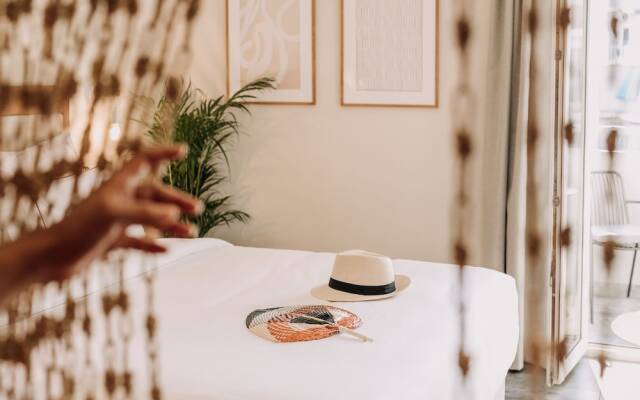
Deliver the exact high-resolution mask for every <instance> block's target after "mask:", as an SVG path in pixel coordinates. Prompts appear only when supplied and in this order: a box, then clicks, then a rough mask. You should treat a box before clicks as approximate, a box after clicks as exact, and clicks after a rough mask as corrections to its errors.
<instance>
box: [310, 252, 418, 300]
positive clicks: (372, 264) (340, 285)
mask: <svg viewBox="0 0 640 400" xmlns="http://www.w3.org/2000/svg"><path fill="white" fill-rule="evenodd" d="M410 283H411V279H409V277H407V276H404V275H395V274H394V272H393V262H392V261H391V259H390V258H389V257H385V256H382V255H380V254H375V253H370V252H368V251H363V250H349V251H345V252H342V253H339V254H337V255H336V260H335V262H334V264H333V271H332V272H331V278H330V279H329V284H327V285H322V286H318V287H315V288H313V289H312V290H311V295H312V296H313V297H316V298H318V299H321V300H328V301H367V300H380V299H386V298H388V297H392V296H395V295H396V294H397V293H398V292H401V291H403V290H404V289H406V288H407V287H408V286H409V284H410Z"/></svg>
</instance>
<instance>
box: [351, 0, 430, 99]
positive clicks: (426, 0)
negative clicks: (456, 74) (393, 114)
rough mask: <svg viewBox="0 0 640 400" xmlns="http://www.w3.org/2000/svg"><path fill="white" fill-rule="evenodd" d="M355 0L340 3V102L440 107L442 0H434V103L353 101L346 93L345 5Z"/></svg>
mask: <svg viewBox="0 0 640 400" xmlns="http://www.w3.org/2000/svg"><path fill="white" fill-rule="evenodd" d="M351 1H354V0H341V4H340V64H341V65H340V104H341V105H342V106H344V107H402V108H407V107H408V108H412V107H415V108H438V107H439V104H440V0H424V2H425V3H426V2H428V1H432V2H433V7H434V19H435V21H434V30H435V32H434V43H433V44H434V46H433V47H434V48H433V51H434V65H433V102H432V103H425V104H419V103H411V102H404V101H396V102H388V103H386V102H382V101H351V100H348V99H347V98H346V97H347V96H346V95H345V90H346V89H347V87H348V86H347V85H346V84H345V81H346V78H345V69H346V66H345V59H346V57H345V24H346V20H345V6H346V3H347V2H351Z"/></svg>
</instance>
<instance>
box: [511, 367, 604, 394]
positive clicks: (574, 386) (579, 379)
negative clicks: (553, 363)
mask: <svg viewBox="0 0 640 400" xmlns="http://www.w3.org/2000/svg"><path fill="white" fill-rule="evenodd" d="M540 378H542V379H544V378H543V376H540V375H539V374H538V377H536V376H535V372H534V370H533V367H531V366H529V365H527V366H526V367H525V369H524V371H522V372H510V373H509V375H507V387H506V388H507V390H506V400H540V399H544V400H601V399H600V390H599V389H598V384H597V382H596V379H595V377H594V375H593V372H592V371H591V367H590V366H589V361H588V360H587V359H584V360H582V361H580V363H579V364H578V365H577V366H576V368H575V369H574V370H573V372H572V373H571V375H569V376H568V377H567V380H566V381H565V382H564V384H562V385H561V386H553V387H547V386H546V385H545V384H544V381H540ZM534 379H535V380H537V382H535V385H532V384H533V383H534ZM532 386H533V387H532Z"/></svg>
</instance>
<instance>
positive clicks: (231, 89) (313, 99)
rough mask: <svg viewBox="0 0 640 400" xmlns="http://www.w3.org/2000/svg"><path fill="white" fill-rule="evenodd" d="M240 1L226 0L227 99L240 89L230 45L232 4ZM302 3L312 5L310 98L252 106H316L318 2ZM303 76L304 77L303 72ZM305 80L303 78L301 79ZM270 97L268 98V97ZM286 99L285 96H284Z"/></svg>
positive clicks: (269, 101) (271, 100) (252, 102)
mask: <svg viewBox="0 0 640 400" xmlns="http://www.w3.org/2000/svg"><path fill="white" fill-rule="evenodd" d="M236 1H239V0H226V1H225V23H226V41H225V43H226V57H227V88H226V89H227V97H228V96H230V95H231V94H232V93H234V92H235V91H236V90H237V89H239V87H238V86H237V85H234V84H233V81H234V79H233V77H232V75H233V73H234V65H233V64H234V63H233V61H232V58H233V57H232V56H233V54H232V48H231V47H232V45H231V44H230V42H231V41H232V32H231V30H232V26H233V24H232V23H231V22H232V21H231V16H230V14H231V11H232V8H231V4H230V3H231V2H236ZM299 1H300V2H306V1H308V2H309V5H310V7H309V8H310V10H309V11H310V13H309V18H308V20H309V22H310V25H309V28H310V34H309V43H308V45H309V48H308V52H309V59H308V63H309V66H308V67H309V70H308V71H307V73H308V83H309V85H310V86H309V93H308V94H307V95H308V96H305V97H306V98H305V99H296V100H287V99H286V98H280V99H277V100H276V99H273V98H271V99H268V100H261V99H257V100H254V101H251V104H261V105H315V104H316V96H317V94H316V90H317V89H316V0H299ZM300 23H301V25H302V24H303V23H304V22H303V21H302V20H301V21H300ZM301 76H302V72H301ZM255 78H259V76H256V77H254V79H255ZM301 79H303V78H301ZM245 83H246V82H245ZM272 92H278V89H276V90H274V91H272ZM261 97H262V98H264V97H265V95H264V94H262V95H261ZM267 97H268V96H267ZM282 97H284V96H282Z"/></svg>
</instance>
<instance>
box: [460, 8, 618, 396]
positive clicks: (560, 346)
mask: <svg viewBox="0 0 640 400" xmlns="http://www.w3.org/2000/svg"><path fill="white" fill-rule="evenodd" d="M473 3H474V2H473V1H471V0H457V2H456V17H455V21H454V24H455V31H454V32H455V36H454V37H455V39H456V47H457V50H458V51H457V53H458V65H459V67H458V78H457V80H458V83H457V85H456V87H455V89H454V92H453V107H452V121H453V139H454V154H455V158H456V160H457V168H458V174H459V175H458V179H457V184H456V189H455V193H454V203H453V216H454V217H453V222H452V227H453V238H452V253H453V257H454V259H455V261H456V264H457V265H458V267H459V271H460V273H459V282H458V293H459V297H458V304H459V323H460V336H459V343H460V344H459V350H458V354H459V356H458V365H459V370H460V373H461V375H462V377H463V379H464V378H466V377H467V376H468V374H469V370H470V368H471V366H472V364H473V360H472V359H471V357H470V356H469V355H468V353H467V349H466V344H465V331H466V320H465V318H466V317H465V299H464V284H465V281H464V277H465V275H464V269H465V268H466V263H467V260H468V258H469V248H470V246H469V239H468V237H467V236H468V230H469V226H468V225H469V221H471V215H470V214H471V209H470V204H469V203H470V198H469V185H470V178H469V163H470V159H471V158H472V156H473V151H474V142H473V137H474V134H473V129H474V117H475V109H476V107H475V98H474V93H473V91H472V88H471V85H470V82H471V78H470V75H471V69H470V68H471V67H470V66H471V64H472V63H471V62H470V60H469V58H470V55H469V53H470V43H471V42H472V38H473V26H472V22H471V21H472V20H471V18H470V16H469V13H470V12H471V10H472V5H473ZM539 7H540V3H539V2H538V1H537V0H531V1H530V2H528V5H527V8H526V14H525V15H526V18H525V21H524V22H525V24H526V29H527V31H526V32H527V35H526V39H527V40H528V44H529V65H528V71H527V73H528V74H527V76H528V78H527V79H528V88H529V90H528V98H527V104H528V110H527V123H526V145H527V148H526V155H527V158H526V171H527V176H526V179H527V181H526V195H527V210H526V212H527V220H526V226H525V227H524V229H525V243H526V246H525V248H526V255H527V267H526V268H527V269H533V270H544V262H545V261H544V259H543V257H542V246H543V243H544V240H543V236H544V234H543V232H542V229H541V227H540V217H541V215H540V202H541V201H542V199H541V198H540V196H539V184H538V181H537V178H538V176H537V174H538V171H539V167H538V164H539V163H538V151H540V146H539V143H540V138H541V135H545V134H551V135H553V134H554V133H553V132H544V131H543V130H541V128H540V116H539V111H538V101H539V99H538V84H539V81H538V68H539V62H540V61H541V60H539V55H538V52H537V51H536V50H537V49H538V46H540V44H539V33H540V32H539V29H540V26H539V23H540V14H539ZM571 12H572V10H571V8H570V7H568V6H565V7H562V8H560V9H559V11H558V16H557V21H556V23H557V25H558V28H559V31H560V33H561V34H562V35H567V34H568V27H569V25H570V23H571ZM609 34H610V35H611V39H612V42H614V41H617V39H618V36H619V17H618V16H617V15H616V14H615V13H612V17H611V20H610V29H609ZM616 73H617V68H616V65H615V63H612V64H611V66H610V67H609V85H610V86H611V87H613V86H614V85H615V82H616ZM617 138H618V132H617V130H616V129H612V130H611V131H610V132H609V134H608V136H607V141H606V142H607V151H608V154H609V167H610V168H609V169H611V170H613V168H614V164H615V163H614V162H615V153H616V145H617V142H618V139H617ZM563 140H565V141H566V142H567V143H568V145H572V144H573V143H574V140H575V133H574V121H570V120H569V121H566V124H565V126H564V128H563ZM608 199H609V201H613V193H608ZM573 235H574V233H573V232H572V227H571V226H564V227H560V228H559V232H558V235H554V241H557V242H558V244H559V245H560V247H561V248H562V249H563V250H567V249H568V248H569V247H570V246H572V244H573V243H572V240H571V238H572V236H573ZM615 248H616V243H615V242H614V241H613V240H612V239H609V240H607V241H606V243H605V245H604V252H603V262H604V265H605V267H606V270H607V272H608V278H609V279H610V275H611V270H612V268H613V265H614V263H613V261H614V257H615V254H614V251H615ZM556 267H558V266H556ZM591 279H593V277H591ZM544 290H545V289H544V288H543V287H537V288H536V290H535V291H534V293H535V294H536V295H535V296H534V298H532V299H531V301H529V302H527V307H529V309H530V311H528V312H530V313H532V314H533V315H539V314H540V312H541V311H544V310H541V309H540V308H541V307H542V306H543V305H544V304H545V303H544V302H543V301H542V299H543V294H544ZM567 346H568V344H567V339H566V338H565V339H563V340H561V341H559V342H558V343H555V345H554V346H551V345H550V343H548V341H547V339H546V338H545V337H544V336H543V335H541V334H536V335H535V336H534V337H533V340H532V343H531V346H530V348H529V349H528V351H529V353H530V354H531V362H532V363H533V364H534V365H537V366H542V365H545V364H546V362H547V356H549V355H550V354H551V352H554V353H555V358H556V360H558V361H559V362H560V363H563V362H564V361H565V358H566V356H567V354H568V351H569V349H568V347H567ZM598 361H599V364H600V373H601V375H604V372H605V369H606V366H607V357H606V354H605V352H604V351H603V352H601V353H600V355H599V357H598ZM543 371H544V370H543V369H542V368H534V369H533V373H531V374H530V382H529V386H530V387H533V388H540V387H541V386H542V385H544V384H545V382H544V373H543ZM534 393H535V396H536V398H541V396H543V395H542V393H543V392H542V391H540V390H535V391H534Z"/></svg>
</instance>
